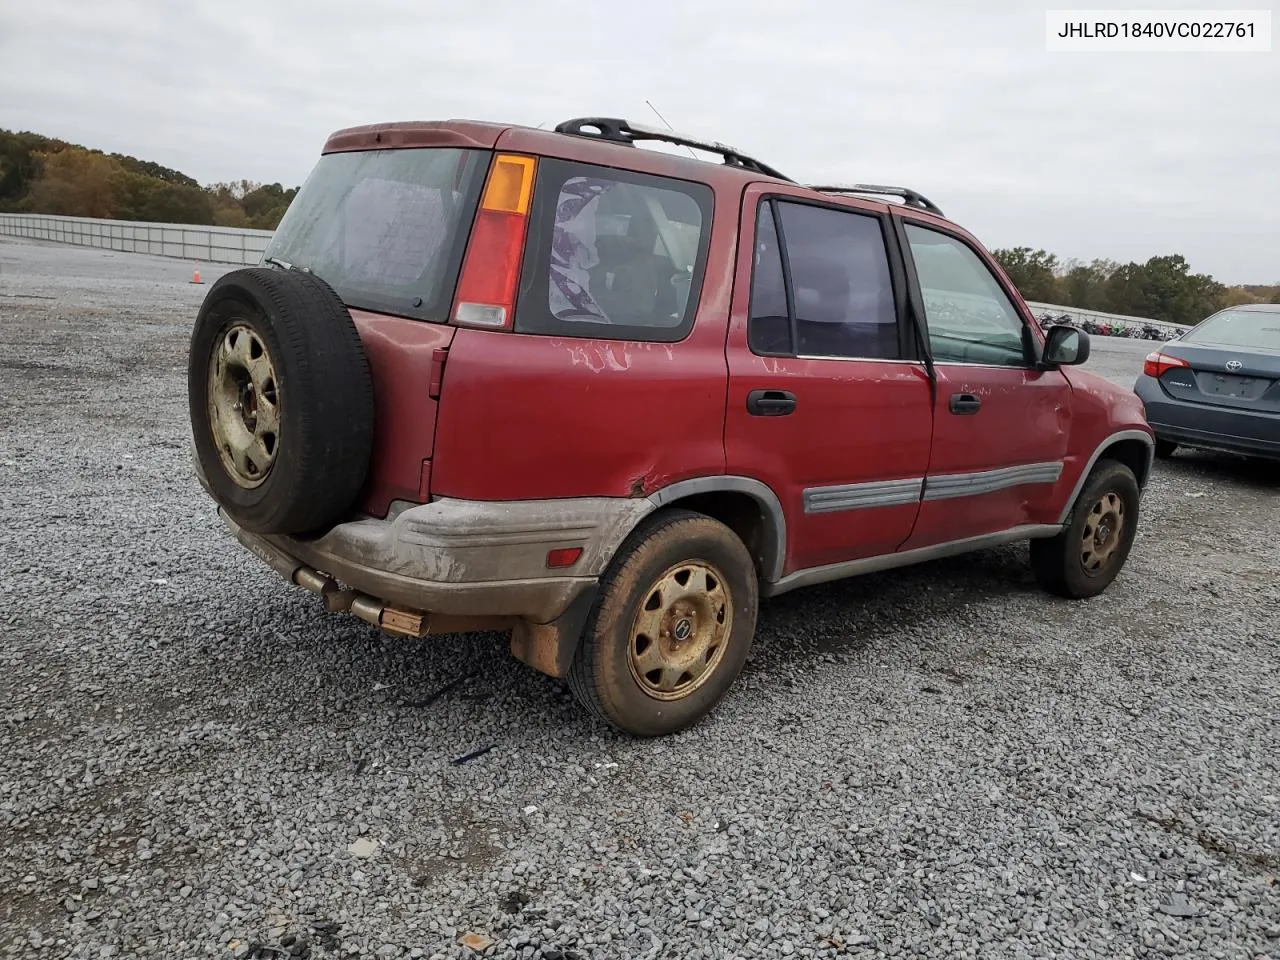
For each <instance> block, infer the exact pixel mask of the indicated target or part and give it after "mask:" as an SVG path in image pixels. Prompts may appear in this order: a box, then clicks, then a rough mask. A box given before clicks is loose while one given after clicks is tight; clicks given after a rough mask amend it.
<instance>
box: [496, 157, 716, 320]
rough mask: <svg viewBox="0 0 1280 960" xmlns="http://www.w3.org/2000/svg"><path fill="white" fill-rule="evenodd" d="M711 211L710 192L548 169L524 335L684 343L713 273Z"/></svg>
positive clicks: (525, 277) (527, 277)
mask: <svg viewBox="0 0 1280 960" xmlns="http://www.w3.org/2000/svg"><path fill="white" fill-rule="evenodd" d="M712 202H713V199H712V192H711V189H710V188H709V187H707V186H706V185H705V184H700V183H689V182H686V181H682V180H672V179H668V178H665V177H655V176H649V175H646V174H639V173H633V172H630V171H623V170H617V169H612V168H605V167H592V166H587V165H584V164H577V163H569V162H565V161H560V160H545V159H544V160H542V161H540V163H539V171H538V182H537V186H536V188H535V191H534V199H533V209H532V211H531V222H530V232H529V239H528V241H527V243H526V245H525V260H524V269H523V271H522V279H521V287H520V296H519V299H518V301H517V304H516V319H515V329H516V330H517V331H518V332H521V333H541V334H553V335H558V336H571V337H591V338H598V339H607V340H648V341H656V342H673V341H676V340H682V339H684V337H685V336H687V335H688V333H689V330H690V328H691V327H692V326H693V318H694V314H695V313H696V312H697V306H698V295H699V293H700V290H701V286H702V275H703V272H704V270H705V269H706V257H707V246H708V243H709V240H710V236H711V212H712Z"/></svg>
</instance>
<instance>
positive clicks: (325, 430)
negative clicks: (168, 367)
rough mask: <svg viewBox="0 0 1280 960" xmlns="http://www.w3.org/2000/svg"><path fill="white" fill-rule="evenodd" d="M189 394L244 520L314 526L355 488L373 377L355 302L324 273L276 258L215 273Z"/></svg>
mask: <svg viewBox="0 0 1280 960" xmlns="http://www.w3.org/2000/svg"><path fill="white" fill-rule="evenodd" d="M187 400H188V407H189V415H190V418H191V429H192V434H193V439H194V440H195V449H196V456H197V458H198V459H199V462H200V467H201V469H202V471H203V472H204V475H205V478H206V480H207V481H208V484H209V487H210V489H211V491H212V493H213V496H214V499H215V500H217V502H218V504H219V505H220V506H221V507H222V508H223V509H224V510H225V511H226V512H227V514H228V515H229V516H230V517H231V519H232V520H234V521H235V522H236V523H237V524H238V525H240V526H241V527H243V528H245V529H246V530H250V531H252V532H254V533H258V534H306V533H314V532H318V531H320V530H322V529H324V528H326V527H329V526H331V525H332V524H334V523H335V522H337V521H339V520H341V519H342V518H343V517H344V516H345V515H346V514H347V512H348V511H349V510H350V509H351V506H352V504H353V503H354V502H355V500H356V498H357V497H358V496H359V494H360V491H361V488H362V487H363V486H364V482H365V478H366V475H367V473H368V469H369V460H370V456H371V454H372V450H373V418H374V404H373V382H372V378H371V376H370V373H369V362H368V358H367V357H366V356H365V353H364V347H363V345H362V344H361V342H360V334H359V332H358V331H357V330H356V326H355V323H354V322H353V321H352V319H351V314H350V313H348V312H347V308H346V307H345V306H344V305H343V303H342V300H341V299H340V298H339V297H338V295H337V294H336V293H335V292H334V291H333V288H332V287H330V286H329V285H328V284H327V283H325V282H324V281H323V280H321V279H320V278H319V277H316V276H314V275H312V274H308V273H302V272H300V271H285V270H278V269H275V268H271V267H249V268H245V269H240V270H234V271H232V272H230V273H227V274H225V275H224V276H222V277H220V278H219V279H218V280H217V281H216V282H215V283H214V284H213V286H212V287H211V288H210V290H209V293H208V296H206V297H205V300H204V303H203V304H202V305H201V307H200V312H199V314H198V315H197V316H196V322H195V328H194V329H193V330H192V333H191V352H190V356H189V359H188V366H187Z"/></svg>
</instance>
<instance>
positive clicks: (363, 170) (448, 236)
mask: <svg viewBox="0 0 1280 960" xmlns="http://www.w3.org/2000/svg"><path fill="white" fill-rule="evenodd" d="M488 162H489V154H488V153H487V152H486V151H481V150H450V149H421V150H419V149H402V150H377V151H359V152H351V153H331V154H327V155H326V156H323V157H321V158H320V161H319V163H317V164H316V166H315V169H313V170H312V172H311V175H310V176H309V177H308V178H307V181H306V183H304V184H303V186H302V189H301V190H300V191H299V192H298V196H297V197H296V198H294V201H293V203H292V204H290V206H289V209H288V211H287V212H286V213H285V215H284V218H283V219H282V220H281V221H280V225H279V227H278V228H277V229H276V232H275V235H274V236H273V237H272V239H271V242H270V244H268V246H267V250H266V253H265V256H267V257H270V258H273V259H277V260H282V261H284V262H285V263H289V264H292V265H293V266H296V267H302V268H304V269H307V270H310V271H311V272H312V273H315V274H317V275H318V276H320V277H321V278H323V279H324V280H326V281H327V282H328V283H329V285H330V286H332V287H333V288H334V290H335V291H336V292H337V294H338V295H339V296H340V297H341V298H342V300H343V302H345V303H346V304H347V305H348V306H350V307H357V308H363V309H366V310H377V311H381V312H385V313H391V314H397V315H400V316H405V317H413V318H417V319H429V320H436V321H440V322H443V321H445V320H447V319H448V316H449V307H450V304H451V302H452V300H453V292H454V287H455V285H456V284H457V279H458V273H459V270H460V269H461V264H462V254H463V251H464V248H465V247H466V242H467V236H468V234H469V232H470V229H471V221H472V219H473V218H474V216H475V210H476V205H477V203H478V202H479V195H480V188H481V185H482V183H483V181H484V175H485V171H486V169H487V167H488Z"/></svg>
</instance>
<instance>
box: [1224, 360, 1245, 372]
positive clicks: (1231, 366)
mask: <svg viewBox="0 0 1280 960" xmlns="http://www.w3.org/2000/svg"><path fill="white" fill-rule="evenodd" d="M1243 366H1244V364H1243V363H1241V362H1240V361H1239V360H1228V361H1227V369H1228V370H1239V369H1240V368H1241V367H1243Z"/></svg>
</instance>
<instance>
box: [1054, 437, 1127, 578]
mask: <svg viewBox="0 0 1280 960" xmlns="http://www.w3.org/2000/svg"><path fill="white" fill-rule="evenodd" d="M1104 500H1105V501H1108V503H1107V504H1106V505H1105V506H1104ZM1140 501H1141V491H1140V490H1139V488H1138V481H1137V478H1136V477H1134V475H1133V471H1132V470H1130V469H1129V468H1128V467H1126V466H1125V465H1124V464H1122V463H1117V462H1116V461H1114V460H1100V461H1099V462H1098V464H1097V466H1095V467H1094V469H1093V472H1092V473H1091V474H1090V475H1089V479H1088V481H1087V482H1086V483H1085V485H1084V487H1083V489H1081V491H1080V496H1079V497H1077V498H1076V502H1075V504H1074V505H1073V506H1072V509H1071V518H1070V520H1068V522H1067V525H1066V528H1065V529H1064V530H1063V532H1062V533H1060V534H1058V535H1057V536H1056V537H1052V538H1050V539H1041V540H1032V541H1031V570H1032V572H1033V573H1034V574H1035V578H1036V582H1037V583H1039V584H1040V586H1041V587H1043V588H1044V589H1045V590H1047V591H1048V592H1049V593H1052V594H1056V595H1057V596H1060V597H1067V598H1068V599H1072V600H1079V599H1083V598H1085V597H1094V596H1097V595H1098V594H1100V593H1102V591H1104V590H1106V589H1107V587H1109V586H1110V585H1111V583H1112V581H1114V580H1115V578H1116V576H1117V575H1118V574H1119V573H1120V571H1121V569H1123V567H1124V564H1125V561H1126V560H1128V558H1129V551H1130V550H1132V549H1133V539H1134V537H1135V536H1136V535H1137V532H1138V509H1139V504H1140ZM1117 502H1118V503H1119V504H1120V505H1121V506H1122V508H1123V512H1122V513H1121V514H1120V516H1121V517H1122V519H1123V523H1122V525H1121V526H1120V529H1119V531H1118V533H1117V535H1116V537H1115V541H1114V547H1113V549H1112V550H1111V551H1110V553H1109V555H1108V556H1107V559H1106V562H1105V563H1102V564H1101V566H1099V567H1098V568H1097V569H1090V565H1091V563H1092V562H1093V561H1094V560H1096V558H1097V557H1098V553H1097V552H1094V553H1092V554H1090V555H1089V557H1090V559H1089V561H1088V562H1086V544H1085V536H1086V530H1089V531H1090V533H1089V535H1090V537H1091V538H1094V539H1093V540H1092V546H1093V548H1094V550H1095V551H1096V548H1097V547H1098V546H1099V544H1098V541H1097V540H1096V538H1095V533H1096V532H1097V530H1098V529H1099V527H1098V521H1099V519H1100V517H1101V518H1105V517H1106V515H1107V513H1109V512H1111V511H1112V508H1113V506H1114V504H1115V503H1117ZM1104 532H1105V531H1104Z"/></svg>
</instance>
